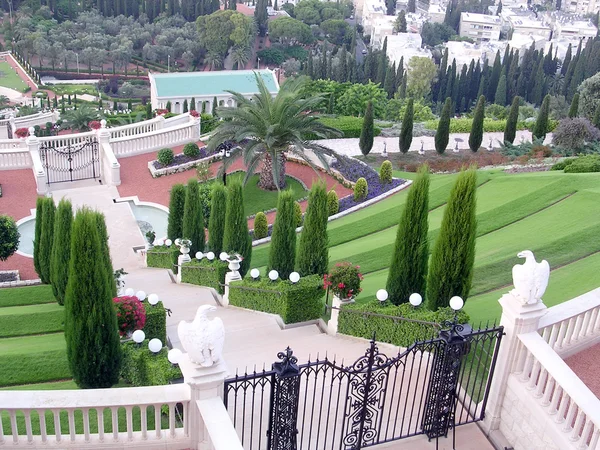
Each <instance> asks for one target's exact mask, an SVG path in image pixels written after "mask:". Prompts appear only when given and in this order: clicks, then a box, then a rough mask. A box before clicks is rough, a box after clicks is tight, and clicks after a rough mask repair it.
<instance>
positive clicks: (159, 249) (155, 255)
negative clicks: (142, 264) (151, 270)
mask: <svg viewBox="0 0 600 450" xmlns="http://www.w3.org/2000/svg"><path fill="white" fill-rule="evenodd" d="M178 255H179V249H178V248H177V247H175V246H174V245H171V246H170V247H167V246H166V245H155V246H154V247H152V248H151V249H149V250H148V251H147V252H146V265H147V266H148V267H159V268H162V269H173V265H174V264H177V256H178Z"/></svg>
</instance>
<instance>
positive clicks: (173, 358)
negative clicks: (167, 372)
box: [167, 348, 182, 364]
mask: <svg viewBox="0 0 600 450" xmlns="http://www.w3.org/2000/svg"><path fill="white" fill-rule="evenodd" d="M181 355H182V353H181V350H179V349H178V348H172V349H171V350H169V353H167V359H168V360H169V362H170V363H171V364H177V363H178V362H179V360H180V359H181Z"/></svg>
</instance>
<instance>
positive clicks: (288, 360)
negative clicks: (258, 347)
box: [273, 347, 300, 377]
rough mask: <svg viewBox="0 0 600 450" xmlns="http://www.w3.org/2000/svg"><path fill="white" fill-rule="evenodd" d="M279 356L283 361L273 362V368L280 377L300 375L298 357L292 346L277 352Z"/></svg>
mask: <svg viewBox="0 0 600 450" xmlns="http://www.w3.org/2000/svg"><path fill="white" fill-rule="evenodd" d="M277 358H279V359H280V360H281V361H278V362H276V363H273V370H275V371H277V374H278V375H279V376H280V377H288V376H295V375H298V373H299V371H300V369H299V368H298V364H297V363H298V358H296V357H295V356H294V352H293V351H292V349H291V348H289V347H287V348H286V349H285V350H284V351H283V352H279V353H277Z"/></svg>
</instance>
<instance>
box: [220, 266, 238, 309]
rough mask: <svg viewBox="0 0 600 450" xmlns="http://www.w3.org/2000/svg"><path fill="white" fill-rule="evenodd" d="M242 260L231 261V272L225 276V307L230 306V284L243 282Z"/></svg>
mask: <svg viewBox="0 0 600 450" xmlns="http://www.w3.org/2000/svg"><path fill="white" fill-rule="evenodd" d="M240 263H241V260H240V259H234V260H231V261H229V270H230V272H227V273H226V274H225V289H224V290H223V306H228V305H229V283H232V282H234V281H241V280H242V275H241V274H240V272H239V270H240Z"/></svg>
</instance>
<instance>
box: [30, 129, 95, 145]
mask: <svg viewBox="0 0 600 450" xmlns="http://www.w3.org/2000/svg"><path fill="white" fill-rule="evenodd" d="M96 134H97V133H96V131H88V132H86V133H76V134H64V135H59V136H49V137H41V138H38V140H39V142H40V145H45V146H51V147H54V148H64V147H72V146H77V145H80V144H83V143H85V142H87V141H88V140H89V139H92V138H94V137H95V136H96Z"/></svg>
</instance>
